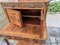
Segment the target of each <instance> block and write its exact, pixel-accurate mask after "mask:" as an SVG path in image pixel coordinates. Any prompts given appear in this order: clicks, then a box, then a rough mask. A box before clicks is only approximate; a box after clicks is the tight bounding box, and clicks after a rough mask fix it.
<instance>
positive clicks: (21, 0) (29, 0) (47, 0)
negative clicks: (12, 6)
mask: <svg viewBox="0 0 60 45" xmlns="http://www.w3.org/2000/svg"><path fill="white" fill-rule="evenodd" d="M49 1H51V0H12V1H11V0H9V1H5V2H49ZM0 2H4V1H2V0H1V1H0Z"/></svg>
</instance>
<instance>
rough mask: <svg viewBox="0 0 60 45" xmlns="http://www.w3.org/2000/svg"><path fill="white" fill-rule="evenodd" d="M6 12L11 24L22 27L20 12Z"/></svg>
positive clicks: (7, 10) (8, 10)
mask: <svg viewBox="0 0 60 45" xmlns="http://www.w3.org/2000/svg"><path fill="white" fill-rule="evenodd" d="M6 12H7V14H8V17H9V20H10V22H11V23H13V24H15V25H18V26H20V27H21V26H22V20H21V13H20V12H19V11H16V10H11V9H6Z"/></svg>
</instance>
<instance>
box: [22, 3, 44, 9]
mask: <svg viewBox="0 0 60 45" xmlns="http://www.w3.org/2000/svg"><path fill="white" fill-rule="evenodd" d="M42 7H43V3H39V2H37V3H35V2H27V3H26V2H24V3H22V8H42Z"/></svg>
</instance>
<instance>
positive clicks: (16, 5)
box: [2, 3, 21, 8]
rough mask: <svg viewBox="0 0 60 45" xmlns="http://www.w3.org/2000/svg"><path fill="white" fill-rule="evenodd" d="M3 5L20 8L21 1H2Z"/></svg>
mask: <svg viewBox="0 0 60 45" xmlns="http://www.w3.org/2000/svg"><path fill="white" fill-rule="evenodd" d="M2 5H3V7H10V8H16V7H17V8H21V3H3V4H2Z"/></svg>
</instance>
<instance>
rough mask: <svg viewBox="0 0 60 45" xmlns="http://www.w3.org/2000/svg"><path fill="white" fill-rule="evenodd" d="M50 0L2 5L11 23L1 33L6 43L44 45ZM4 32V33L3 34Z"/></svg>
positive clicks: (22, 1) (25, 0) (24, 0)
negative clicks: (10, 41)
mask: <svg viewBox="0 0 60 45" xmlns="http://www.w3.org/2000/svg"><path fill="white" fill-rule="evenodd" d="M47 2H49V1H48V0H19V2H5V3H1V5H2V7H3V9H4V12H5V13H6V15H7V18H8V20H9V23H8V24H7V25H6V26H5V27H4V28H3V29H2V30H1V31H0V35H2V36H3V37H4V39H5V41H6V42H7V44H8V45H9V43H8V40H7V39H14V40H18V43H17V44H16V45H43V44H44V41H45V40H46V39H47V31H46V12H47ZM2 32H3V33H2Z"/></svg>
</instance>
